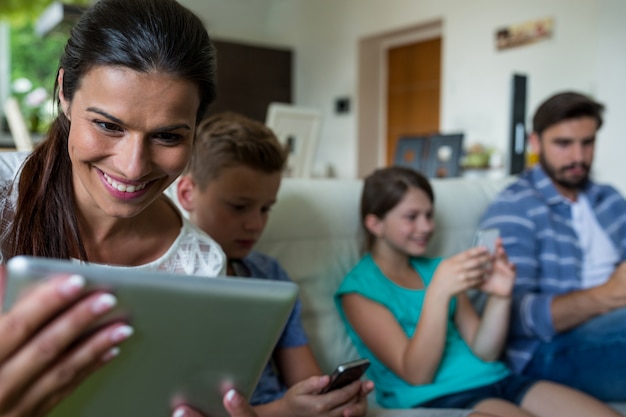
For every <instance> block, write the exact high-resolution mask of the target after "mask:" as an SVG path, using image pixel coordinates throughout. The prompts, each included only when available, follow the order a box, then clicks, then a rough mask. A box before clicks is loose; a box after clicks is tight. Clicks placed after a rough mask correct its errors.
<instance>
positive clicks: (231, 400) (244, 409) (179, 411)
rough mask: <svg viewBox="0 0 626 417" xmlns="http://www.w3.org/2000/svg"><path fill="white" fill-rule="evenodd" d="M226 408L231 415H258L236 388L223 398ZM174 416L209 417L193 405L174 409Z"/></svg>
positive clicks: (255, 416) (238, 416) (253, 416)
mask: <svg viewBox="0 0 626 417" xmlns="http://www.w3.org/2000/svg"><path fill="white" fill-rule="evenodd" d="M223 403H224V408H226V411H228V414H229V415H230V417H257V415H256V413H255V412H254V410H253V409H252V407H250V404H248V402H247V401H246V399H245V398H244V397H243V396H242V395H241V394H239V393H238V392H236V391H235V390H233V389H231V390H229V391H228V392H227V393H226V395H224V399H223ZM172 417H209V416H204V415H203V414H200V413H199V412H197V411H195V410H194V409H192V408H191V407H187V406H180V407H177V408H176V409H175V410H174V414H172Z"/></svg>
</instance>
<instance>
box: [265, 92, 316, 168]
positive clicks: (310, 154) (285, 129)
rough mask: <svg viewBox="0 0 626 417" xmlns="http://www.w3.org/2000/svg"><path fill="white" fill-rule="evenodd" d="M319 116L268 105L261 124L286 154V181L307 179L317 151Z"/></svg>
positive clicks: (295, 108)
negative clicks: (295, 178)
mask: <svg viewBox="0 0 626 417" xmlns="http://www.w3.org/2000/svg"><path fill="white" fill-rule="evenodd" d="M320 123H321V113H320V112H319V111H318V110H315V109H310V108H304V107H299V106H294V105H291V104H285V103H270V105H269V106H268V110H267V117H266V122H265V124H266V125H267V127H269V128H270V129H272V131H273V132H274V134H275V135H276V137H277V138H278V140H279V141H280V143H281V144H283V146H285V148H286V149H287V150H288V157H287V166H286V168H285V171H284V175H285V176H287V177H311V176H312V174H313V160H314V158H315V152H316V151H317V144H318V140H319V129H320Z"/></svg>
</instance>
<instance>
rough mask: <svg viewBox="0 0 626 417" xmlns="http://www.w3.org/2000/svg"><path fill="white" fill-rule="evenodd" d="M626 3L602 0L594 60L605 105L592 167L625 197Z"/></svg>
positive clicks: (597, 175)
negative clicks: (625, 25) (603, 122)
mask: <svg viewBox="0 0 626 417" xmlns="http://www.w3.org/2000/svg"><path fill="white" fill-rule="evenodd" d="M625 17H626V2H625V1H623V0H605V1H603V2H602V7H601V8H600V18H599V36H598V40H599V42H598V46H597V57H596V59H595V65H596V68H595V70H596V73H595V80H597V81H596V82H597V84H596V85H597V87H596V89H597V94H598V98H599V99H600V100H601V101H602V102H604V103H605V104H606V105H607V109H606V114H605V116H606V117H605V124H604V127H603V128H602V130H601V131H600V135H599V140H598V145H597V151H596V152H597V153H596V157H595V164H594V174H595V176H596V178H598V179H600V180H602V181H607V182H611V183H612V184H614V185H615V186H617V187H618V188H619V190H620V191H621V192H622V193H623V194H626V175H624V174H625V173H626V170H625V169H624V155H625V154H626V129H625V128H624V125H622V122H623V121H624V119H622V117H625V116H626V76H625V75H626V30H625V27H624V18H625Z"/></svg>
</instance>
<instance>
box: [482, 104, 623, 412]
mask: <svg viewBox="0 0 626 417" xmlns="http://www.w3.org/2000/svg"><path fill="white" fill-rule="evenodd" d="M603 110H604V106H603V105H602V104H600V103H597V102H595V101H593V100H591V99H590V98H589V97H586V96H584V95H582V94H578V93H574V92H565V93H559V94H556V95H554V96H552V97H550V98H549V99H547V100H546V101H545V102H544V103H543V104H541V105H540V106H539V108H538V109H537V111H536V113H535V115H534V118H533V132H532V134H531V135H530V138H529V140H530V144H531V146H532V148H533V151H534V152H536V153H537V154H538V155H539V164H538V165H537V166H535V167H533V168H532V169H530V170H527V171H526V172H524V173H522V174H521V175H520V177H519V179H518V180H517V181H516V182H515V183H513V184H512V185H510V186H509V187H508V188H507V189H506V190H504V191H503V192H502V193H501V194H500V195H499V196H498V198H497V199H496V200H495V201H494V202H493V204H492V205H491V206H490V207H489V208H488V209H487V212H486V213H485V215H484V217H483V220H482V222H481V226H480V227H481V228H488V227H489V228H491V227H495V228H498V229H499V230H500V234H501V236H502V238H503V243H504V246H505V249H506V251H507V253H508V254H509V257H510V259H511V261H512V262H513V263H515V265H516V267H517V278H516V282H515V289H514V301H513V312H512V318H511V320H512V323H511V328H510V334H509V342H508V347H507V351H506V355H507V359H508V360H509V362H510V364H511V366H512V368H513V369H514V370H515V371H517V372H521V373H525V374H527V375H530V376H534V377H538V378H542V379H548V380H552V381H556V382H560V383H564V384H567V385H570V386H572V387H574V388H578V389H581V390H583V391H585V392H587V393H589V394H591V395H594V396H596V397H597V398H599V399H602V400H604V401H623V400H626V308H624V307H625V306H626V262H624V261H625V260H626V201H625V200H624V198H623V197H622V196H621V195H620V194H619V193H618V192H617V191H616V190H615V189H614V188H612V187H610V186H607V185H600V184H596V183H594V182H593V181H592V180H590V178H589V172H590V169H591V165H592V161H593V155H594V148H595V141H596V133H597V131H598V129H599V128H600V127H601V125H602V112H603Z"/></svg>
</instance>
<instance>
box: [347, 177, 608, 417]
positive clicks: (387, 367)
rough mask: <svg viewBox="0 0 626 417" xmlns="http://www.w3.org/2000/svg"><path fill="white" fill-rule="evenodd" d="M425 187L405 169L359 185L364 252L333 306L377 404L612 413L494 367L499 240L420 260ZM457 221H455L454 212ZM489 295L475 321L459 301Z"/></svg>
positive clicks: (499, 315)
mask: <svg viewBox="0 0 626 417" xmlns="http://www.w3.org/2000/svg"><path fill="white" fill-rule="evenodd" d="M433 203H434V196H433V192H432V189H431V186H430V184H429V183H428V180H427V179H426V178H424V177H423V176H422V175H420V174H419V173H417V172H415V171H413V170H410V169H408V168H401V167H392V168H384V169H380V170H377V171H375V172H374V173H373V174H371V175H370V176H369V177H368V178H367V179H366V180H365V184H364V189H363V195H362V199H361V220H362V225H363V228H364V230H365V235H366V239H367V241H366V247H367V250H368V253H367V254H366V255H365V256H364V257H363V258H362V259H361V261H360V262H359V263H358V264H357V265H356V266H355V267H354V269H353V270H352V271H351V272H350V273H349V274H348V275H347V276H346V278H345V279H344V281H343V283H342V284H341V286H340V288H339V289H338V291H337V293H336V303H337V307H338V309H339V311H340V314H341V316H342V319H343V320H344V322H345V324H346V327H347V329H348V332H349V334H350V336H351V338H352V340H353V341H354V343H355V345H356V347H357V350H358V351H359V352H360V354H361V355H362V356H364V357H367V358H368V359H370V361H371V362H372V366H371V367H370V371H371V373H370V376H371V377H372V379H373V381H374V383H375V384H376V386H377V387H378V388H377V391H378V392H377V398H378V402H379V403H380V404H381V405H382V406H384V407H393V408H411V407H417V406H419V407H436V408H472V409H474V410H476V411H478V412H482V413H485V414H488V415H493V416H503V417H504V416H506V417H517V416H520V417H522V416H546V417H547V416H555V415H568V416H589V415H593V416H618V415H619V414H617V413H616V412H614V411H612V410H611V409H609V408H608V407H607V406H605V405H604V404H603V403H601V402H599V401H597V400H595V399H593V398H591V397H589V396H587V395H585V394H583V393H580V392H578V391H575V390H573V389H570V388H567V387H565V386H561V385H557V384H554V383H550V382H544V381H536V380H533V379H530V378H527V377H523V376H518V375H512V374H511V373H510V372H509V370H508V369H507V368H506V366H505V365H504V364H503V363H501V362H498V361H497V359H498V358H499V357H500V354H501V352H502V349H503V346H504V343H505V341H506V335H507V326H508V320H509V309H510V305H511V289H512V286H513V281H514V279H515V268H514V266H513V265H512V264H510V263H509V262H508V260H507V257H506V254H505V252H504V249H503V247H502V243H501V241H500V240H498V241H497V243H496V250H495V253H494V254H490V253H488V251H487V249H486V248H481V247H477V248H472V249H468V250H466V251H464V252H462V253H460V254H458V255H455V256H453V257H451V258H449V259H445V260H444V259H440V258H427V257H424V254H425V251H426V247H427V244H428V242H429V240H430V238H431V237H432V234H433V232H434V230H435V225H434V221H433ZM461 215H462V214H461ZM469 289H477V290H480V291H483V292H485V293H486V294H488V296H489V297H488V300H487V303H486V305H485V309H484V312H483V315H482V318H481V317H479V316H478V314H477V313H476V311H475V310H474V309H473V307H472V304H471V302H470V300H469V298H468V296H467V295H466V291H467V290H469Z"/></svg>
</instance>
